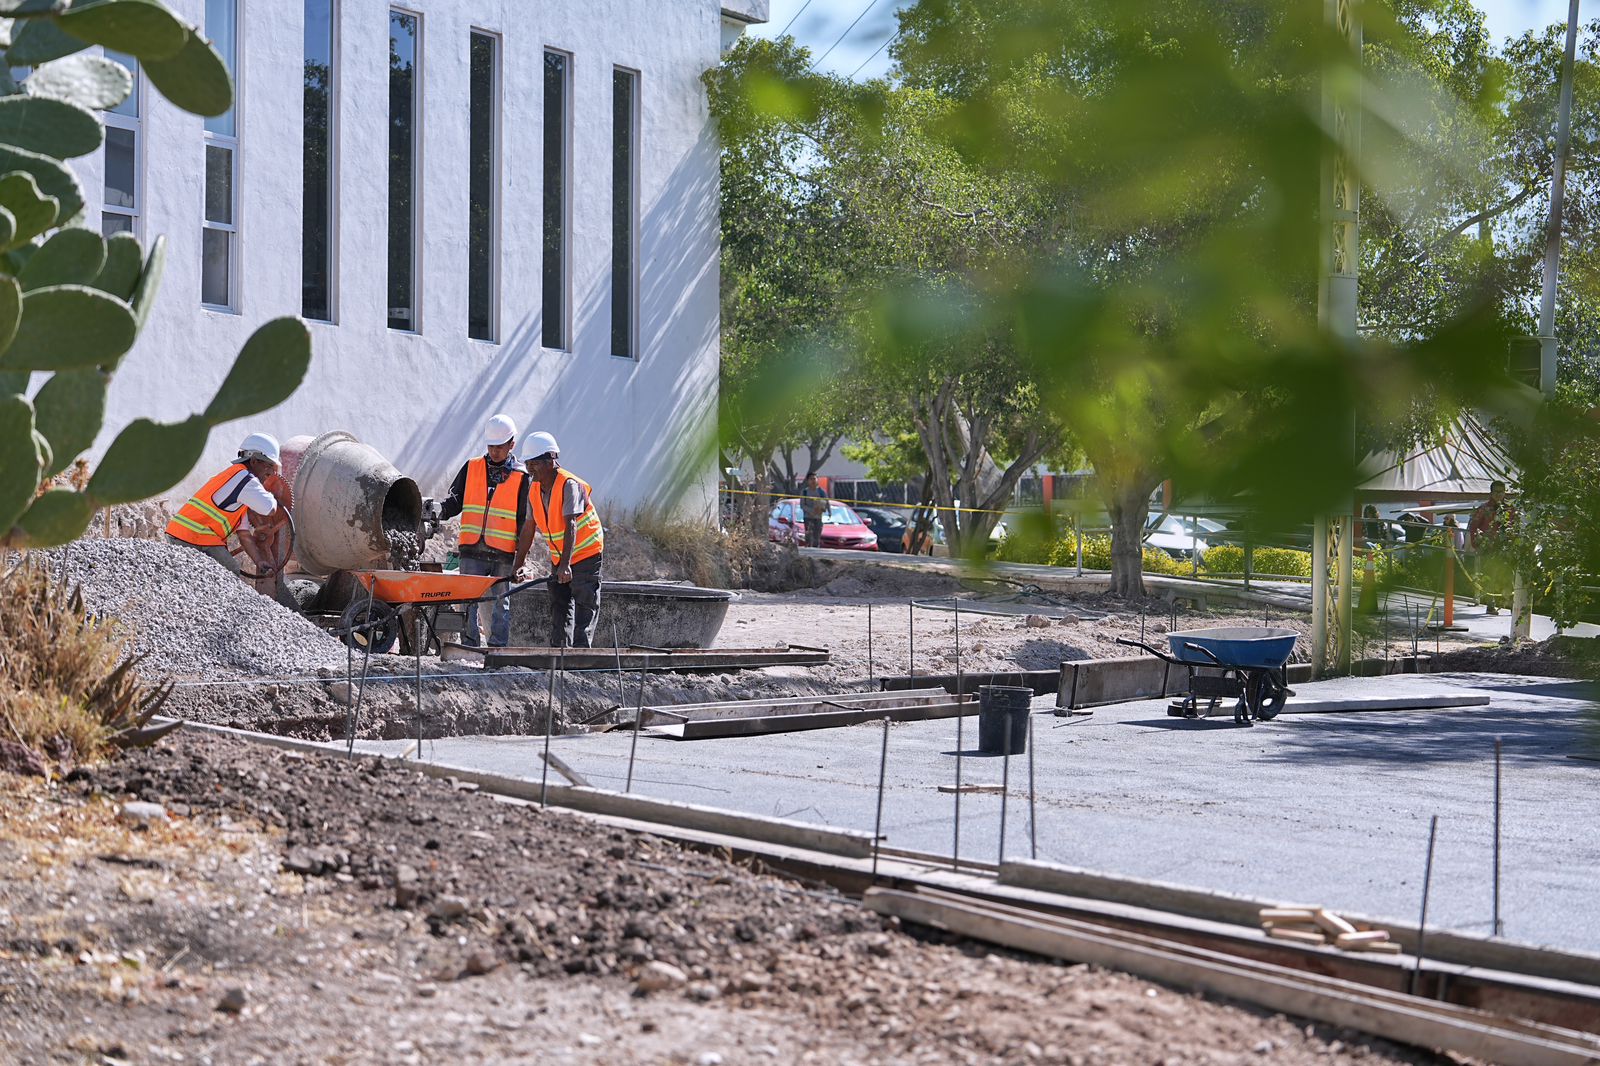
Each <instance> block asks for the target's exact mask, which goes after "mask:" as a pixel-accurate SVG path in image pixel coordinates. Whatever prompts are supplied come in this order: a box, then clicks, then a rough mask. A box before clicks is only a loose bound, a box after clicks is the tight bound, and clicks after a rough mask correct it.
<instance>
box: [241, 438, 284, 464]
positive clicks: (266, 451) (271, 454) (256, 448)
mask: <svg viewBox="0 0 1600 1066" xmlns="http://www.w3.org/2000/svg"><path fill="white" fill-rule="evenodd" d="M239 454H240V455H242V456H244V457H245V458H247V459H254V458H261V459H268V460H271V461H272V462H273V463H275V464H276V463H279V462H280V460H279V458H278V438H277V437H274V436H273V435H272V434H270V433H252V434H250V435H249V436H248V437H246V438H245V439H244V440H243V441H241V442H240V443H239Z"/></svg>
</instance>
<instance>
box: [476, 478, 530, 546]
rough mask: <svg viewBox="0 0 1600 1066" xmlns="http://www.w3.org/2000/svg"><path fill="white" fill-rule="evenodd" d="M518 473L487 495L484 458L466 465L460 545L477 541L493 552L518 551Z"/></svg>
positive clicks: (487, 484)
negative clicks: (490, 494)
mask: <svg viewBox="0 0 1600 1066" xmlns="http://www.w3.org/2000/svg"><path fill="white" fill-rule="evenodd" d="M525 477H527V475H526V474H524V473H523V472H522V471H520V470H513V471H512V472H511V476H509V477H507V478H506V479H505V480H504V481H502V482H500V484H498V485H496V486H495V490H494V496H493V497H492V498H491V497H490V496H489V460H487V459H485V458H484V457H483V456H481V455H480V456H479V457H478V458H476V459H473V460H471V461H470V462H468V463H467V484H466V488H465V489H464V490H463V491H462V494H461V545H462V547H466V546H467V545H470V544H476V543H478V542H479V541H480V540H481V541H483V543H484V544H486V545H488V546H489V547H491V548H493V549H495V550H496V551H503V552H508V553H509V552H515V551H516V550H517V494H518V493H520V492H521V491H522V479H523V478H525Z"/></svg>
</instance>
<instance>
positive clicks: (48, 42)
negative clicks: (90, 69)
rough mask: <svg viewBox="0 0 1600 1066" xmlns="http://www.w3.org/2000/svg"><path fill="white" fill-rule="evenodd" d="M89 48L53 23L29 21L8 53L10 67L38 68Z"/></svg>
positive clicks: (49, 20) (7, 60)
mask: <svg viewBox="0 0 1600 1066" xmlns="http://www.w3.org/2000/svg"><path fill="white" fill-rule="evenodd" d="M87 47H89V43H88V42H87V41H85V40H83V39H82V38H79V37H74V36H72V34H70V33H68V32H66V31H65V30H63V29H62V28H61V27H60V26H57V25H56V24H55V22H54V20H52V19H29V20H28V21H27V22H25V23H23V26H22V28H21V29H20V30H18V31H17V32H16V34H15V35H13V36H12V38H11V47H10V48H8V49H6V65H7V66H11V67H37V66H39V65H40V64H41V63H48V62H50V61H51V60H52V59H63V58H65V57H66V56H70V55H72V54H73V53H74V52H81V51H83V50H84V49H85V48H87Z"/></svg>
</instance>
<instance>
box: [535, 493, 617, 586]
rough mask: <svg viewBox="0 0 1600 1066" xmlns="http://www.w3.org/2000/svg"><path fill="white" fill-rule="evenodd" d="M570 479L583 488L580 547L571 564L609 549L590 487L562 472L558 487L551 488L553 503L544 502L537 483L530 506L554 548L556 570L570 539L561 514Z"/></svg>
mask: <svg viewBox="0 0 1600 1066" xmlns="http://www.w3.org/2000/svg"><path fill="white" fill-rule="evenodd" d="M568 478H571V479H572V480H573V481H576V482H577V483H578V484H580V485H582V486H583V514H581V515H579V516H578V526H577V536H578V543H577V544H575V545H573V547H572V558H571V559H570V560H569V562H574V563H581V562H583V561H584V560H585V559H592V558H593V557H594V556H596V555H599V554H600V552H601V551H602V550H603V549H604V548H605V546H606V537H605V531H604V530H602V529H601V528H600V516H599V515H598V514H596V513H595V509H594V497H593V496H591V495H590V492H589V483H588V482H587V481H585V480H583V478H581V477H578V476H577V475H575V474H573V473H571V472H569V471H566V470H560V469H558V470H557V471H556V483H555V484H554V485H552V486H551V487H550V501H549V503H546V502H545V501H544V500H543V499H542V497H541V490H540V486H539V482H538V481H537V480H535V481H534V483H533V484H532V485H531V486H529V494H530V496H531V497H532V498H531V500H530V501H529V502H530V503H532V505H533V524H534V525H535V526H537V527H538V528H539V532H540V533H543V534H544V539H545V541H546V542H547V543H548V544H549V545H550V565H552V566H554V565H555V564H556V563H559V562H560V561H561V549H562V548H563V547H564V546H565V544H566V539H567V517H566V515H564V514H562V513H561V500H562V499H563V497H565V496H566V489H567V479H568Z"/></svg>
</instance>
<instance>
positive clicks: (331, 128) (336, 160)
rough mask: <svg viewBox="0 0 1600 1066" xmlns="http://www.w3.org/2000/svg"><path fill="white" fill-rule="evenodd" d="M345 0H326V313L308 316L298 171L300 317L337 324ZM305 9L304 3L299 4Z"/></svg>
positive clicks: (302, 156) (302, 115)
mask: <svg viewBox="0 0 1600 1066" xmlns="http://www.w3.org/2000/svg"><path fill="white" fill-rule="evenodd" d="M343 6H344V0H328V22H329V27H328V203H327V212H328V262H327V271H328V317H327V318H309V317H307V316H306V315H305V202H304V190H305V176H304V174H303V173H302V175H301V183H300V188H301V195H302V200H301V204H300V218H301V223H300V225H301V231H300V241H301V258H300V284H301V296H300V312H301V317H302V318H304V319H305V320H306V321H307V322H318V323H322V324H324V325H330V326H332V325H338V324H339V215H340V211H339V164H340V152H339V133H340V124H341V123H340V117H339V104H340V98H341V95H342V94H341V88H342V86H341V79H342V75H343V71H342V67H343V63H342V62H341V60H342V58H343V55H342V51H341V49H342V46H343V35H342V34H341V32H340V18H339V16H340V15H341V14H342V10H341V9H342V8H343ZM301 9H302V11H303V10H304V5H303V4H302V7H301ZM304 38H305V33H304V30H303V29H302V31H301V67H300V70H301V79H302V80H301V92H302V93H303V92H304V91H305V90H304V78H305V44H304ZM300 122H301V136H302V137H304V131H305V109H304V105H303V103H302V107H301V112H300ZM301 158H302V165H303V160H304V142H303V141H302V147H301Z"/></svg>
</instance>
